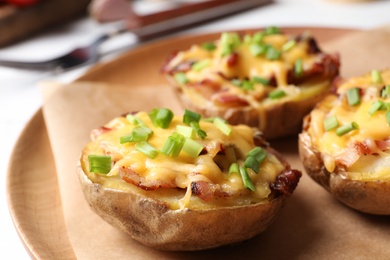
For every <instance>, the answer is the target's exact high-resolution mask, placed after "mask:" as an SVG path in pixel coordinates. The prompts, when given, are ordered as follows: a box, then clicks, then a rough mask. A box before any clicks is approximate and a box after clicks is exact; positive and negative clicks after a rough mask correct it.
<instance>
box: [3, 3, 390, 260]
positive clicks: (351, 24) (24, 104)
mask: <svg viewBox="0 0 390 260" xmlns="http://www.w3.org/2000/svg"><path fill="white" fill-rule="evenodd" d="M346 2H348V1H347V0H344V3H341V1H336V0H275V1H274V3H273V4H270V5H267V6H265V7H260V8H255V9H253V10H251V11H247V12H244V13H240V14H238V15H234V16H231V17H228V18H224V19H221V20H218V21H215V22H212V23H209V24H207V25H202V26H199V27H195V28H194V29H191V30H187V31H184V32H182V33H191V32H196V33H199V32H210V31H217V30H218V31H219V30H234V29H239V28H253V27H262V26H267V25H276V26H320V27H343V28H356V29H369V28H374V27H377V26H383V25H390V15H389V14H390V1H386V0H382V1H365V2H360V3H346ZM349 2H351V0H350V1H349ZM153 5H157V4H156V3H154V4H153ZM150 7H153V6H151V5H150V4H148V6H146V7H142V6H139V8H150ZM141 11H145V10H141ZM110 26H112V24H109V25H105V26H101V25H99V24H97V23H96V22H94V21H92V20H91V19H88V18H85V19H82V20H80V21H76V22H74V23H72V24H69V25H67V26H63V27H61V28H58V29H56V30H53V31H51V32H48V33H45V34H43V35H39V36H37V37H35V38H33V39H30V40H28V41H25V42H22V43H20V44H16V45H13V46H10V47H7V48H3V49H0V57H2V58H5V57H7V58H14V59H30V60H34V59H35V60H41V59H44V58H46V57H47V58H49V57H51V56H55V55H57V54H61V53H63V52H65V51H66V50H68V49H71V48H72V46H74V45H77V44H84V43H87V42H88V41H90V40H91V39H93V37H95V36H97V35H98V34H99V33H100V32H102V31H104V30H105V29H107V28H108V27H110ZM0 33H1V32H0ZM129 42H133V43H134V42H135V37H134V36H133V35H131V34H127V35H123V36H121V37H120V38H118V39H116V40H114V41H112V42H110V43H107V44H106V46H103V50H107V49H113V48H116V47H119V46H120V47H123V46H124V45H123V44H124V43H126V44H127V43H129ZM114 56H115V55H114ZM114 56H113V55H111V56H109V57H108V58H106V59H110V58H113V57H114ZM85 69H86V68H82V69H77V70H74V71H71V72H68V73H65V74H59V75H55V74H53V73H50V72H46V73H43V72H31V71H24V70H17V69H10V68H4V67H0V129H1V130H0V133H1V134H0V158H1V159H0V172H1V173H2V174H1V179H0V182H1V184H0V259H29V258H30V256H29V254H28V252H27V251H26V250H25V248H24V247H23V244H22V242H21V241H20V239H19V237H18V234H17V232H16V230H15V229H14V225H13V222H12V219H11V217H10V214H9V210H8V203H7V200H6V185H5V184H6V173H7V168H8V161H9V158H10V156H11V152H12V149H13V146H14V145H15V142H16V140H17V138H18V136H19V135H20V133H21V131H22V130H23V128H24V127H25V125H26V123H27V122H28V120H29V119H30V118H31V117H32V116H33V114H34V113H35V112H36V111H37V109H39V107H40V106H41V104H42V98H41V95H40V91H39V88H38V86H37V82H39V81H41V80H47V79H54V80H58V81H61V82H69V81H72V80H73V79H75V78H76V77H77V76H79V75H80V74H82V73H83V72H84V71H85Z"/></svg>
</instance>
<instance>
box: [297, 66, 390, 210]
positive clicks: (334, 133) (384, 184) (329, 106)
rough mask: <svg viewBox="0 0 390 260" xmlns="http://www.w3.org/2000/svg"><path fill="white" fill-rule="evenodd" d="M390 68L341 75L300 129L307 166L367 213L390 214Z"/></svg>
mask: <svg viewBox="0 0 390 260" xmlns="http://www.w3.org/2000/svg"><path fill="white" fill-rule="evenodd" d="M389 125H390V70H383V71H378V70H373V71H371V73H367V74H366V75H362V76H360V77H355V78H350V79H348V80H343V81H340V84H339V86H338V87H337V88H336V89H335V92H334V94H330V95H329V96H327V97H326V98H325V99H324V100H323V101H322V102H320V103H319V104H318V105H317V106H316V108H315V109H313V111H312V112H311V113H310V114H309V115H307V117H306V118H305V120H304V124H303V131H302V133H301V134H300V135H299V155H300V158H301V160H302V162H303V165H304V167H305V170H306V172H307V173H308V174H309V175H310V176H311V177H312V178H313V179H314V180H315V181H316V182H318V183H319V184H320V185H322V186H323V187H324V188H326V189H327V190H328V191H329V192H330V193H331V194H332V195H333V196H334V197H336V198H337V199H338V200H340V201H341V202H343V203H345V204H346V205H348V206H350V207H352V208H354V209H356V210H358V211H362V212H365V213H370V214H377V215H390V126H389Z"/></svg>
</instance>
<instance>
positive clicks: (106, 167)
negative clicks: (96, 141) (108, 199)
mask: <svg viewBox="0 0 390 260" xmlns="http://www.w3.org/2000/svg"><path fill="white" fill-rule="evenodd" d="M88 162H89V171H90V172H93V173H101V174H107V173H109V172H110V171H111V166H112V160H111V156H108V155H95V154H91V155H88Z"/></svg>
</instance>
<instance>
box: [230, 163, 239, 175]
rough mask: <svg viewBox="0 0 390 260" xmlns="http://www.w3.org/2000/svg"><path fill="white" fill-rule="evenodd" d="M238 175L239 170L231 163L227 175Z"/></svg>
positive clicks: (235, 164) (236, 165)
mask: <svg viewBox="0 0 390 260" xmlns="http://www.w3.org/2000/svg"><path fill="white" fill-rule="evenodd" d="M232 173H240V169H239V167H238V164H237V163H232V164H231V165H230V167H229V174H232Z"/></svg>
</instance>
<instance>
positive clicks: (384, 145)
mask: <svg viewBox="0 0 390 260" xmlns="http://www.w3.org/2000/svg"><path fill="white" fill-rule="evenodd" d="M375 144H376V146H377V147H378V148H379V149H380V150H381V151H386V150H389V149H390V139H386V140H376V141H375Z"/></svg>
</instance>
